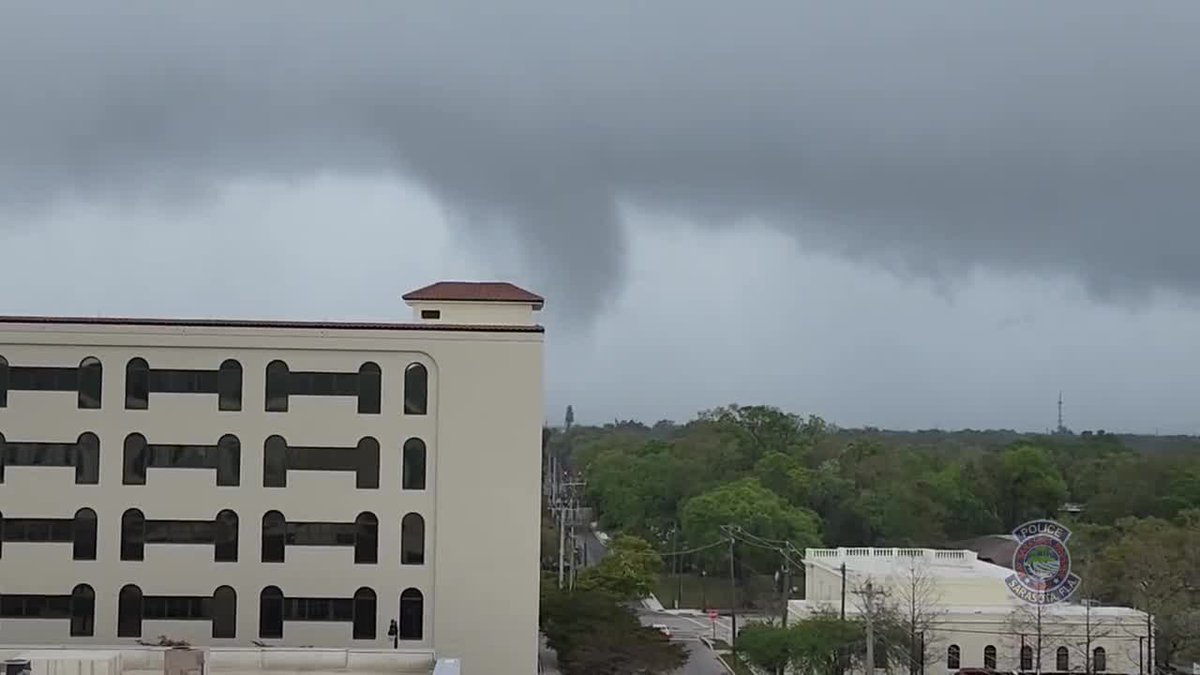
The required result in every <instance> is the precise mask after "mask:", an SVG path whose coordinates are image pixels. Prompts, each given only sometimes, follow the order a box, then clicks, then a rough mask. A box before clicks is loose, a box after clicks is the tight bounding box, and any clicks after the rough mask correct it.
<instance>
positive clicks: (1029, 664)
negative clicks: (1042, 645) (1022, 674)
mask: <svg viewBox="0 0 1200 675" xmlns="http://www.w3.org/2000/svg"><path fill="white" fill-rule="evenodd" d="M1021 670H1024V671H1029V670H1033V647H1030V646H1029V645H1025V646H1024V647H1021Z"/></svg>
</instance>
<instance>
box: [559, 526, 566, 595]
mask: <svg viewBox="0 0 1200 675" xmlns="http://www.w3.org/2000/svg"><path fill="white" fill-rule="evenodd" d="M566 517H567V512H566V511H565V510H564V509H559V510H558V587H559V588H560V589H561V588H562V587H563V571H564V570H563V566H564V562H565V561H564V558H565V554H566V541H564V539H565V536H566V533H567V531H566V529H565V528H564V527H563V519H564V518H566Z"/></svg>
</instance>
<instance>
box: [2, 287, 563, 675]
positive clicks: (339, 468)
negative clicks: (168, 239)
mask: <svg viewBox="0 0 1200 675" xmlns="http://www.w3.org/2000/svg"><path fill="white" fill-rule="evenodd" d="M405 300H406V301H407V302H408V304H409V305H410V307H411V308H412V312H413V320H412V321H410V322H408V323H394V324H381V323H283V322H248V321H210V320H161V319H150V320H138V319H71V318H36V317H24V318H22V317H4V318H0V644H3V645H13V644H76V643H78V644H92V645H111V646H120V645H129V644H135V643H137V642H138V641H143V642H156V641H157V640H158V638H159V636H166V637H168V638H170V639H171V640H183V641H187V642H188V643H190V644H193V645H207V646H214V647H221V646H228V647H251V646H255V645H259V646H263V645H265V646H267V647H270V646H279V647H284V646H286V647H301V646H312V647H336V648H360V647H361V648H364V649H371V648H374V649H379V648H386V649H391V648H392V647H393V636H390V635H389V627H390V625H391V622H392V621H395V622H396V628H397V633H398V634H397V635H396V636H395V639H396V640H397V642H398V648H399V649H401V650H411V651H414V652H421V651H424V652H429V653H434V654H437V655H438V656H448V657H455V658H460V659H461V661H462V664H463V668H464V671H465V672H468V673H469V672H488V673H495V674H497V675H507V674H514V675H515V674H517V673H520V674H521V675H527V674H528V673H532V672H535V670H536V657H537V654H536V645H537V638H536V636H537V615H538V547H539V529H538V522H539V520H538V517H539V516H538V509H539V501H538V498H539V489H538V486H539V463H540V452H539V448H540V438H541V427H542V420H543V399H542V396H543V395H542V344H543V340H542V332H543V331H542V328H541V327H540V326H539V325H537V324H536V322H535V321H534V311H535V310H538V309H540V308H541V306H542V299H541V298H540V297H538V296H536V295H533V294H532V293H529V292H527V291H523V290H521V289H519V288H517V287H515V286H512V285H510V284H500V283H484V284H477V283H461V282H445V283H440V284H434V285H432V286H429V287H426V288H423V289H420V290H419V291H414V292H413V293H410V294H408V295H406V296H405Z"/></svg>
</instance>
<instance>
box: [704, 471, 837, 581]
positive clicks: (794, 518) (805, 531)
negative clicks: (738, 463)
mask: <svg viewBox="0 0 1200 675" xmlns="http://www.w3.org/2000/svg"><path fill="white" fill-rule="evenodd" d="M681 524H682V526H683V533H684V536H685V537H686V539H687V541H688V543H689V544H690V545H692V546H703V545H705V544H709V543H712V542H714V541H717V540H719V539H723V538H725V534H724V533H723V532H722V529H721V528H722V527H723V526H726V525H728V526H732V527H740V528H741V529H742V530H743V531H745V532H747V533H749V534H750V535H753V536H756V537H761V538H763V539H770V540H786V541H789V542H791V543H792V545H794V546H795V547H796V548H799V549H804V548H805V547H815V546H820V543H821V535H820V532H821V524H820V518H819V517H818V516H817V514H815V513H813V512H812V511H809V510H808V509H800V508H796V507H793V506H792V505H790V504H788V503H787V502H786V501H784V500H783V498H781V497H780V496H779V495H777V494H775V493H774V492H771V491H770V490H768V489H767V488H765V487H763V485H762V483H759V482H758V481H757V480H756V479H754V478H743V479H741V480H738V481H735V482H732V483H727V484H725V485H722V486H720V487H718V488H715V489H713V490H710V491H708V492H706V493H704V494H702V495H698V496H696V497H693V498H692V499H690V500H688V501H687V503H686V504H684V507H683V511H682V513H681ZM742 548H744V549H747V550H746V551H745V554H744V558H743V560H744V561H749V562H750V564H751V565H752V566H753V567H755V568H758V569H772V570H773V569H775V567H776V566H777V565H778V563H779V556H778V554H777V553H776V552H774V551H771V550H765V549H761V548H754V547H746V546H744V547H742ZM723 556H725V554H724V553H722V552H720V551H714V552H712V553H709V559H710V560H713V561H715V560H719V559H721V558H722V557H723Z"/></svg>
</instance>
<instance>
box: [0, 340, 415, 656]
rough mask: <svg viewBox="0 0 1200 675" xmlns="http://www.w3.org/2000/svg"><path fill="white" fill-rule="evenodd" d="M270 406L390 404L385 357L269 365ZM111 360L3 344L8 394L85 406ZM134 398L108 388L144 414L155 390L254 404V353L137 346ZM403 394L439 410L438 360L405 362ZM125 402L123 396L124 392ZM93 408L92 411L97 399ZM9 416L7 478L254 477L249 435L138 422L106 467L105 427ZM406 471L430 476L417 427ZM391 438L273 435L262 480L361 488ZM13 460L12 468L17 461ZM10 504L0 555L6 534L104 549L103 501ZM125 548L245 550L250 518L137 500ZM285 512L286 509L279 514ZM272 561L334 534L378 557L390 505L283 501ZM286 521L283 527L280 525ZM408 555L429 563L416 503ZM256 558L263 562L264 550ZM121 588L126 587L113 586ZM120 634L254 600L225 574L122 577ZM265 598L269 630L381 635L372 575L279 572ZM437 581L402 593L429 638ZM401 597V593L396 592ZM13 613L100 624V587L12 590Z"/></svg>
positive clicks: (233, 624)
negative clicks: (39, 473)
mask: <svg viewBox="0 0 1200 675" xmlns="http://www.w3.org/2000/svg"><path fill="white" fill-rule="evenodd" d="M267 370H268V372H267V378H266V387H265V391H264V392H263V399H262V410H263V411H264V412H266V413H268V414H269V415H270V414H280V413H282V414H286V413H287V412H288V408H289V406H288V404H287V400H288V398H289V397H292V396H301V397H350V398H356V399H357V401H358V405H357V413H358V414H362V415H378V414H381V413H382V412H383V410H382V405H381V403H382V397H381V394H382V382H383V377H384V373H383V372H382V370H381V369H380V368H379V366H378V365H376V364H374V363H370V362H367V363H364V364H363V365H362V366H361V367H360V368H359V369H358V371H357V372H333V373H326V372H291V371H289V370H288V368H287V365H286V364H284V363H283V362H282V361H273V362H272V363H271V365H270V366H269V367H268V369H267ZM103 371H104V368H103V366H102V364H101V363H100V360H99V359H97V358H95V357H92V356H88V357H86V358H84V359H83V360H82V361H80V362H79V364H78V366H61V367H59V366H44V365H11V364H10V362H9V361H8V360H7V359H5V358H4V357H3V356H0V408H8V407H10V406H12V405H13V402H14V399H15V398H16V397H20V396H22V393H21V392H61V393H74V394H75V396H74V397H72V398H73V399H74V400H73V407H76V408H79V409H81V410H89V411H90V410H101V409H102V408H103V403H105V401H103V400H102V399H103V387H102V383H103ZM125 376H126V381H125V387H124V389H125V391H124V392H123V393H124V400H123V401H120V399H118V401H115V402H114V401H108V402H109V403H115V404H116V406H118V407H119V408H120V407H123V408H124V409H125V410H129V411H133V412H132V413H131V414H133V415H144V414H147V413H144V412H141V411H148V410H152V409H153V405H152V401H151V399H152V394H171V395H175V396H180V395H185V396H189V395H191V396H199V397H205V398H211V400H213V402H214V404H215V406H214V407H215V408H216V409H217V411H218V412H219V413H220V414H222V415H225V414H237V413H240V412H242V410H243V390H242V387H243V372H242V366H241V363H240V362H238V361H237V360H234V359H225V360H223V361H221V362H220V365H219V367H217V368H214V369H211V370H204V369H167V368H151V367H150V364H148V363H147V361H146V360H145V359H143V358H140V357H134V358H132V359H130V360H129V361H127V362H126V367H125ZM402 378H403V385H404V395H403V407H402V414H404V415H425V414H426V413H427V410H428V401H427V397H428V381H427V380H428V370H427V369H426V368H425V366H424V365H422V364H420V363H410V364H408V365H407V366H405V367H404V369H403V372H402ZM122 404H123V405H122ZM86 414H92V413H86ZM3 431H4V430H3V429H0V484H2V483H4V482H5V480H6V479H7V481H8V482H10V483H16V482H19V481H21V480H22V479H25V478H26V477H25V476H22V475H21V473H22V471H21V469H23V468H24V467H63V468H67V469H72V468H73V469H74V472H75V481H74V483H75V484H77V485H97V484H100V483H101V480H103V481H104V482H105V484H111V483H114V482H115V483H117V484H121V485H124V486H127V487H126V488H125V489H130V490H137V489H139V486H142V485H146V484H147V482H151V481H153V480H154V475H153V473H154V472H153V471H148V469H155V470H165V469H189V470H197V469H200V470H207V471H211V472H213V473H214V474H215V485H216V486H217V487H223V488H245V487H246V486H243V485H242V481H241V473H242V471H241V462H242V455H243V453H242V447H241V443H240V441H239V439H238V438H237V437H236V436H234V435H232V434H225V435H223V436H221V437H220V439H219V440H218V441H217V442H216V443H214V444H212V445H203V444H179V443H153V442H149V441H148V440H147V439H146V438H145V436H143V435H142V434H141V433H138V432H136V431H134V432H132V433H130V434H128V435H127V436H126V438H125V439H124V447H123V448H121V454H122V457H121V463H120V466H121V467H122V470H121V471H120V474H121V475H120V476H108V475H105V476H101V471H100V468H101V457H102V455H104V452H103V448H102V447H101V445H102V443H101V439H100V438H99V437H98V436H97V434H95V433H93V432H90V431H88V432H84V433H82V434H81V435H80V436H79V438H78V440H77V441H76V442H73V443H72V442H66V443H64V442H60V441H44V440H25V439H22V440H12V439H11V438H6V437H5V436H4V435H3V433H2V432H3ZM401 452H402V455H403V462H402V475H401V476H398V477H397V480H398V482H399V486H398V487H399V488H400V489H401V490H424V489H425V487H426V476H425V470H426V456H427V448H426V445H425V442H424V441H423V440H422V439H420V438H416V437H413V438H408V439H407V440H406V441H405V442H404V444H403V447H402V448H401ZM379 461H380V448H379V443H378V442H377V441H376V440H375V439H374V438H369V437H366V438H363V439H360V440H359V441H358V443H357V445H351V446H347V447H306V446H289V445H288V444H287V442H286V441H285V440H284V439H283V438H282V437H280V436H272V437H270V438H269V439H268V440H267V442H265V443H264V448H263V462H264V472H263V476H264V480H263V485H262V487H263V488H266V489H272V488H276V489H277V488H285V487H286V485H287V473H288V471H293V470H301V471H320V472H323V473H346V472H349V473H353V474H354V475H355V487H356V488H357V489H376V490H377V489H380V482H381V481H380V475H379ZM6 469H7V471H6ZM6 516H8V514H3V515H0V556H2V555H3V553H4V549H5V548H7V547H5V546H4V544H9V545H12V544H22V545H24V544H35V543H67V544H71V545H72V547H71V548H72V558H73V559H75V560H95V559H96V557H97V556H96V551H97V532H98V531H99V532H107V531H109V528H104V527H98V526H97V518H96V515H95V512H94V511H93V510H92V509H90V508H86V507H84V508H81V509H79V510H78V512H77V513H76V515H75V517H74V518H37V517H27V516H25V515H24V514H22V517H6ZM121 521H122V522H121V528H120V535H121V542H120V543H121V545H120V547H119V548H117V549H116V550H119V551H120V559H121V560H122V561H126V562H131V563H134V564H139V563H141V562H143V561H144V557H145V553H144V550H145V547H146V546H147V545H172V544H185V545H196V544H208V545H210V546H212V547H213V560H214V562H219V563H231V564H236V563H237V560H238V555H237V549H238V541H239V536H238V534H239V533H238V530H239V526H240V524H241V523H242V519H240V518H239V517H238V514H237V513H234V512H233V511H230V510H223V511H221V512H220V513H218V514H216V516H215V518H213V519H211V520H209V519H205V518H201V519H198V520H178V519H153V518H148V517H147V516H146V515H144V514H143V513H142V512H141V511H140V510H138V509H130V510H127V511H126V512H125V514H124V515H123V516H122V519H121ZM277 521H278V522H277ZM263 524H264V527H263V539H262V542H261V550H262V561H264V562H266V561H270V562H276V563H283V562H284V556H283V549H284V548H285V547H286V546H288V545H291V546H328V547H348V548H351V549H353V562H354V564H356V565H374V564H378V562H379V561H378V548H377V547H378V528H379V522H378V519H377V518H376V517H375V516H374V514H371V513H369V512H364V513H362V514H359V516H358V518H356V519H355V521H354V522H345V523H340V522H329V523H326V522H287V521H286V520H284V518H283V516H282V514H279V513H278V512H274V511H272V512H268V513H267V514H264V515H263ZM274 525H278V526H279V527H274ZM400 525H401V551H400V560H399V561H398V562H399V563H400V564H401V565H418V566H419V565H423V564H425V546H426V542H425V529H426V528H425V523H424V518H423V517H422V516H421V515H420V514H417V513H409V514H407V515H406V516H404V518H402V520H401V524H400ZM255 564H258V562H257V561H256V562H255ZM114 590H115V589H114ZM118 595H119V602H118V605H119V606H118V612H117V613H118V616H117V624H116V628H117V637H140V636H141V624H142V621H143V620H152V621H163V620H167V621H206V622H210V623H211V625H212V637H213V638H225V639H231V638H235V637H236V632H237V613H238V609H239V606H242V607H243V611H252V608H245V607H244V605H245V604H251V605H253V604H254V603H238V598H237V595H238V594H237V592H236V591H235V590H234V589H233V588H232V587H229V586H221V587H219V588H217V589H216V590H215V591H214V592H213V593H212V595H196V596H163V595H145V594H143V592H142V589H140V588H138V587H137V586H134V585H126V586H124V587H123V588H122V589H120V593H119V594H118ZM259 595H260V598H259V600H260V602H259V603H257V604H258V607H257V609H258V611H259V614H260V615H261V616H260V617H259V618H260V621H259V632H260V635H259V637H262V638H282V637H283V623H284V622H286V621H305V622H311V621H326V622H345V623H349V624H351V626H352V637H353V639H355V640H373V639H375V638H376V632H377V631H376V606H377V602H376V594H375V591H374V590H373V589H370V588H366V587H364V588H359V589H358V590H357V591H355V592H354V595H353V596H352V597H287V596H284V595H283V593H282V592H281V591H280V590H279V589H278V588H277V587H274V586H268V587H265V588H263V589H261V592H260V593H259ZM424 601H425V597H424V594H423V593H422V592H421V591H420V590H418V589H416V588H407V589H405V590H404V591H403V592H402V593H401V594H400V596H399V608H400V618H401V620H400V627H399V632H398V635H397V637H398V638H399V639H402V640H420V639H422V638H423V634H424V630H423V626H422V623H423V615H424ZM389 604H390V603H389ZM0 618H4V619H42V620H44V619H57V620H62V621H63V622H64V624H69V635H70V636H72V637H93V636H94V635H95V592H94V591H93V589H92V587H91V586H88V585H86V584H79V585H77V586H75V587H74V589H73V590H71V591H70V593H68V594H59V595H53V594H52V595H37V594H19V593H0Z"/></svg>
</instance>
